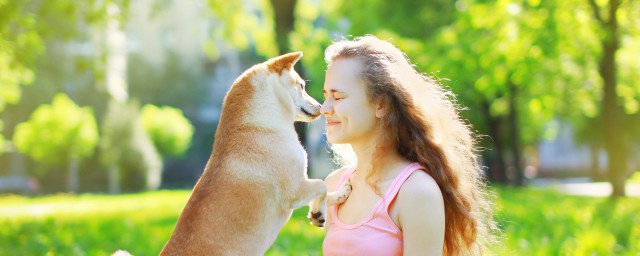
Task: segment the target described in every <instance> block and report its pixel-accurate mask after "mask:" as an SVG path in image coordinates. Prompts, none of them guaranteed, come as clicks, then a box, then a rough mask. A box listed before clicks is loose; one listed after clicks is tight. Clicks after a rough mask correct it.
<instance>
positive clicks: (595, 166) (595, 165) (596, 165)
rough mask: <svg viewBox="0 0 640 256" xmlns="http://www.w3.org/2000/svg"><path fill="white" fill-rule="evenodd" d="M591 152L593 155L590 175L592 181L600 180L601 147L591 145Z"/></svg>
mask: <svg viewBox="0 0 640 256" xmlns="http://www.w3.org/2000/svg"><path fill="white" fill-rule="evenodd" d="M589 153H590V155H591V165H590V169H591V170H589V171H590V174H591V175H590V176H591V180H592V181H597V180H600V179H601V177H600V157H599V153H600V148H598V147H596V146H594V145H591V146H590V147H589Z"/></svg>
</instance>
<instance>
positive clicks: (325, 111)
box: [320, 100, 333, 116]
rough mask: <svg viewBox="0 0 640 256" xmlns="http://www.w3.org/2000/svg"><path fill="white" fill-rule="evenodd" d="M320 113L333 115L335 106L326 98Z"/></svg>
mask: <svg viewBox="0 0 640 256" xmlns="http://www.w3.org/2000/svg"><path fill="white" fill-rule="evenodd" d="M320 113H321V114H323V115H324V116H327V115H331V114H332V113H333V106H331V105H330V103H329V102H327V101H326V100H325V101H324V102H323V103H322V106H321V107H320Z"/></svg>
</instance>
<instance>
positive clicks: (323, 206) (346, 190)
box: [307, 181, 351, 227]
mask: <svg viewBox="0 0 640 256" xmlns="http://www.w3.org/2000/svg"><path fill="white" fill-rule="evenodd" d="M349 194H351V182H349V181H347V182H345V183H344V185H343V186H342V188H340V190H338V191H333V192H331V193H328V194H322V195H320V196H318V197H316V198H314V199H313V200H312V201H311V204H309V214H308V215H307V218H309V220H310V221H311V224H313V225H314V226H317V227H324V222H325V216H326V214H327V206H332V205H336V204H341V203H344V202H345V201H347V198H349Z"/></svg>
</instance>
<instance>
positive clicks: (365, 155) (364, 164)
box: [351, 140, 408, 180]
mask: <svg viewBox="0 0 640 256" xmlns="http://www.w3.org/2000/svg"><path fill="white" fill-rule="evenodd" d="M351 147H352V148H353V151H354V152H355V154H356V158H357V163H358V167H357V172H358V174H354V175H357V177H368V176H370V174H371V173H372V172H373V171H374V170H373V164H374V162H375V163H376V164H377V165H378V169H377V172H378V173H377V174H376V176H378V177H379V178H380V179H381V180H385V179H387V178H388V176H394V177H395V175H391V174H394V173H393V172H394V171H395V170H396V169H397V168H396V167H397V166H399V165H405V164H406V163H407V161H408V160H407V159H405V158H404V157H402V156H401V155H400V154H399V153H398V152H397V151H396V148H395V147H389V148H388V149H387V151H386V152H385V153H384V154H383V155H376V148H377V143H376V141H375V140H370V141H367V142H364V143H358V144H351Z"/></svg>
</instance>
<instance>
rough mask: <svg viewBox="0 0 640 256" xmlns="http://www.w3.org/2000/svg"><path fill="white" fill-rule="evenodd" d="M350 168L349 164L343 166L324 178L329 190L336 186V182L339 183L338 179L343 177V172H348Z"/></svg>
mask: <svg viewBox="0 0 640 256" xmlns="http://www.w3.org/2000/svg"><path fill="white" fill-rule="evenodd" d="M348 169H349V167H348V166H343V167H342V168H340V169H337V170H335V171H333V172H331V173H330V174H329V175H327V177H326V178H325V179H324V182H325V184H327V188H328V189H329V191H331V190H332V189H333V188H334V187H335V186H336V183H338V180H339V179H340V177H342V174H344V172H346V171H347V170H348Z"/></svg>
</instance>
